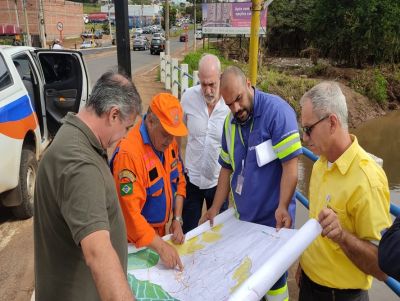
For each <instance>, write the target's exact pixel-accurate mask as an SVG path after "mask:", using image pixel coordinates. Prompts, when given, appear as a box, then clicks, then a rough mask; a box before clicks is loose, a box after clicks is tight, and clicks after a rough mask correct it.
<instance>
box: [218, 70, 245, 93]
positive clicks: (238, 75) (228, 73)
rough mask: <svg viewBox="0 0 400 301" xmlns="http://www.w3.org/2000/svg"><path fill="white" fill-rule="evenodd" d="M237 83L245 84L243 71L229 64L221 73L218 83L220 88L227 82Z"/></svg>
mask: <svg viewBox="0 0 400 301" xmlns="http://www.w3.org/2000/svg"><path fill="white" fill-rule="evenodd" d="M232 80H233V81H234V82H237V81H239V83H242V84H243V85H246V80H247V79H246V75H245V74H244V73H243V71H242V70H241V69H240V68H238V67H236V66H229V67H228V68H226V69H225V71H224V72H223V73H222V75H221V84H220V89H221V90H222V89H224V88H225V87H226V86H227V85H229V83H232V82H233V81H232Z"/></svg>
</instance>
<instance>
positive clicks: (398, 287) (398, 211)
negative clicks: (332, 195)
mask: <svg viewBox="0 0 400 301" xmlns="http://www.w3.org/2000/svg"><path fill="white" fill-rule="evenodd" d="M303 155H305V156H306V157H307V158H308V159H310V160H312V161H313V162H315V161H317V160H318V156H316V155H315V154H314V153H313V152H312V151H310V150H309V149H308V148H305V147H303ZM296 199H297V200H298V201H299V202H300V203H301V204H302V205H303V206H304V207H306V208H307V209H309V204H310V202H309V200H308V199H307V198H306V197H305V196H304V195H303V194H302V193H301V192H300V191H298V190H296ZM390 213H391V214H392V215H395V216H399V215H400V207H399V206H396V205H395V204H393V203H390ZM385 283H386V285H387V286H388V287H389V288H390V289H391V290H392V291H393V292H394V293H395V294H396V295H397V296H399V297H400V282H399V281H397V280H395V279H393V278H392V277H388V278H387V279H386V281H385Z"/></svg>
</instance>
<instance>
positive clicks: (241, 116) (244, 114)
mask: <svg viewBox="0 0 400 301" xmlns="http://www.w3.org/2000/svg"><path fill="white" fill-rule="evenodd" d="M249 117H250V114H249V112H248V111H247V110H246V109H243V110H240V111H239V112H237V113H236V114H235V115H234V118H235V119H236V120H237V121H238V122H239V123H245V122H246V121H247V120H248V119H249Z"/></svg>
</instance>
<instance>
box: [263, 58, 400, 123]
mask: <svg viewBox="0 0 400 301" xmlns="http://www.w3.org/2000/svg"><path fill="white" fill-rule="evenodd" d="M319 62H320V63H319V65H317V66H314V65H313V64H312V62H311V60H310V59H307V58H268V62H267V66H268V67H267V69H269V68H272V69H273V70H277V71H279V72H283V73H285V74H287V75H289V76H293V77H301V78H307V79H313V80H316V82H319V81H324V80H334V81H338V82H339V83H340V86H341V88H342V91H343V94H344V95H345V97H346V101H347V107H348V112H349V127H350V128H356V127H358V126H359V125H360V124H361V123H363V122H365V121H367V120H369V119H373V118H376V117H379V116H382V115H385V114H386V112H387V111H389V110H396V109H399V108H400V84H399V83H398V82H397V81H390V80H389V81H388V83H387V85H388V86H387V96H388V99H387V101H386V102H384V103H381V104H379V103H378V102H377V101H376V100H375V99H370V98H368V97H367V96H365V95H363V94H360V93H358V92H357V91H355V90H354V89H353V88H352V87H353V86H360V87H363V85H364V87H363V88H364V89H365V86H367V83H366V82H367V81H370V80H371V78H372V77H373V76H374V70H373V69H365V70H358V69H353V68H339V67H333V66H331V65H329V63H328V62H327V61H324V60H320V61H319ZM310 73H311V75H310ZM367 89H368V88H367Z"/></svg>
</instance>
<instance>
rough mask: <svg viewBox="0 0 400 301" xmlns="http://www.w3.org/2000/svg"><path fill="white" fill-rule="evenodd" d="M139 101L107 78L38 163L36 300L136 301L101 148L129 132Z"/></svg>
mask: <svg viewBox="0 0 400 301" xmlns="http://www.w3.org/2000/svg"><path fill="white" fill-rule="evenodd" d="M140 111H141V100H140V96H139V95H138V93H137V91H136V88H135V86H134V85H133V83H132V81H131V80H129V79H128V78H126V77H124V76H122V75H120V74H117V73H113V72H108V73H105V74H104V75H103V76H102V77H101V78H100V79H99V80H98V81H97V83H96V85H95V87H94V88H93V91H92V94H91V96H90V98H89V100H88V101H87V103H86V104H85V106H84V107H83V108H81V110H80V112H79V113H78V114H76V115H74V114H72V113H69V114H68V115H67V117H66V118H65V120H64V124H63V126H62V127H61V128H60V130H59V131H58V133H57V135H56V137H55V138H54V141H53V142H52V144H51V145H50V147H49V148H48V149H47V151H46V152H45V154H44V156H43V158H42V159H41V162H40V165H39V169H38V175H37V181H36V188H35V197H34V198H35V218H34V235H35V237H34V238H35V239H34V245H35V300H36V301H48V300H57V301H62V300H80V301H89V300H90V301H92V300H119V301H120V300H134V297H133V296H132V293H131V291H130V288H129V285H128V283H127V280H126V269H127V242H126V232H125V223H124V219H123V216H122V213H121V210H120V207H119V203H118V195H117V192H116V189H115V185H114V181H113V178H112V175H111V172H110V170H109V167H108V164H107V153H106V149H107V148H108V147H110V146H111V145H112V144H113V143H115V142H116V141H118V140H120V139H121V138H122V137H123V136H124V135H125V134H126V133H127V131H128V130H129V128H130V127H132V126H133V124H134V121H135V118H136V116H137V114H140Z"/></svg>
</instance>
